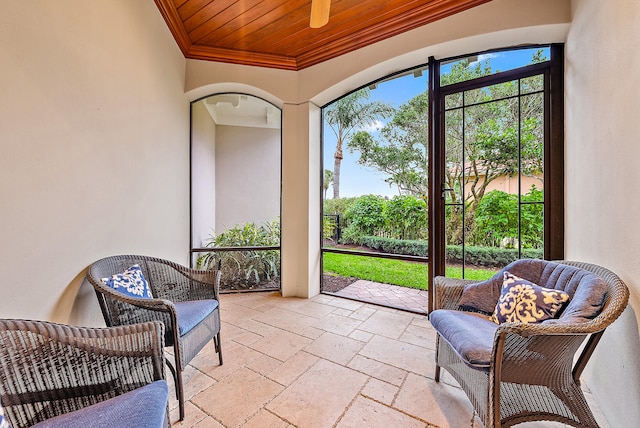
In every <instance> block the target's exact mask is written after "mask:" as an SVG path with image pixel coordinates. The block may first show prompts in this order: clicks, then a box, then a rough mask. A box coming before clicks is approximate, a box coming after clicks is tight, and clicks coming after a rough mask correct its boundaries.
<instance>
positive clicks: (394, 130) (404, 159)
mask: <svg viewBox="0 0 640 428" xmlns="http://www.w3.org/2000/svg"><path fill="white" fill-rule="evenodd" d="M428 112H429V98H428V93H427V92H424V93H422V94H420V95H418V96H416V97H414V98H412V99H411V100H409V101H408V102H407V103H404V104H402V105H401V106H400V107H399V108H398V109H397V110H396V112H395V114H394V116H393V118H392V119H391V121H390V122H389V123H387V124H386V125H385V126H384V127H383V128H382V130H381V131H380V137H379V138H378V139H375V138H374V137H373V136H372V135H371V134H370V133H368V132H366V131H360V132H358V133H356V134H355V135H354V136H353V138H352V139H351V141H349V143H348V144H347V148H348V149H349V150H350V151H351V152H358V153H359V154H360V156H359V158H358V163H359V164H360V165H363V166H366V167H370V168H373V169H377V170H378V171H381V172H383V173H385V174H386V175H387V176H388V177H387V178H386V179H385V181H386V182H387V183H389V185H390V186H396V187H397V189H398V194H400V195H413V196H416V197H426V195H427V194H428V188H427V187H428V186H427V177H428V174H427V171H428V144H429V123H428Z"/></svg>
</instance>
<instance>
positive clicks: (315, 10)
mask: <svg viewBox="0 0 640 428" xmlns="http://www.w3.org/2000/svg"><path fill="white" fill-rule="evenodd" d="M330 7H331V0H311V19H310V20H309V27H311V28H320V27H322V26H323V25H326V24H327V22H329V8H330Z"/></svg>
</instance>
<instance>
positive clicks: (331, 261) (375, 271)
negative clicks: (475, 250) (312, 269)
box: [323, 253, 497, 290]
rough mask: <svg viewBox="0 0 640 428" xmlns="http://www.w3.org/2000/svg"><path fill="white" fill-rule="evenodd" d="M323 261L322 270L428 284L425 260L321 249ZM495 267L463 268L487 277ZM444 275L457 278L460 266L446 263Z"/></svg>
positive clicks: (391, 281)
mask: <svg viewBox="0 0 640 428" xmlns="http://www.w3.org/2000/svg"><path fill="white" fill-rule="evenodd" d="M323 265H324V270H325V272H331V273H335V274H337V275H341V276H350V277H354V278H361V279H366V280H369V281H374V282H381V283H384V284H394V285H401V286H404V287H411V288H419V289H422V290H426V289H427V288H428V280H427V278H428V275H429V267H428V266H427V265H426V264H422V263H415V262H406V261H403V260H392V259H378V258H374V257H367V256H354V255H351V254H335V253H324V255H323ZM496 272H497V269H494V270H487V269H469V268H466V269H465V277H466V278H468V279H478V280H483V279H488V278H491V277H492V276H493V274H494V273H496ZM447 276H450V277H453V278H460V277H461V276H462V268H460V267H447Z"/></svg>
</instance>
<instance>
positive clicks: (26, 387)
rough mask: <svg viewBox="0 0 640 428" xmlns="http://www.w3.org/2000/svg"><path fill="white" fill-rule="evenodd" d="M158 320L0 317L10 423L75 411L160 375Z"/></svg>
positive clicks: (2, 381) (0, 357)
mask: <svg viewBox="0 0 640 428" xmlns="http://www.w3.org/2000/svg"><path fill="white" fill-rule="evenodd" d="M163 348H164V326H163V324H162V323H160V322H153V323H144V324H136V325H129V326H121V327H111V328H81V327H72V326H67V325H62V324H54V323H48V322H41V321H25V320H0V364H1V365H2V367H3V370H2V373H1V374H0V394H1V395H2V404H3V407H4V408H5V410H6V412H7V415H8V416H9V419H10V420H11V422H12V423H13V424H14V426H31V425H33V424H35V423H37V422H41V421H43V420H47V419H50V418H52V417H55V416H58V415H61V414H64V413H67V412H69V411H73V410H78V409H80V408H83V407H85V406H87V405H91V404H95V403H98V402H101V401H104V400H106V399H109V398H113V397H115V396H118V395H121V394H123V393H125V392H128V391H132V390H135V389H137V388H139V387H141V386H143V385H146V384H149V383H151V382H153V381H156V380H163V379H165V373H164V357H163Z"/></svg>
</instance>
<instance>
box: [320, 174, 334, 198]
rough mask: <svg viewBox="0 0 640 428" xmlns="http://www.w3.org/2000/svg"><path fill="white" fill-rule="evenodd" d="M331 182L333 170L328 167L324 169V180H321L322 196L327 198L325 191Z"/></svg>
mask: <svg viewBox="0 0 640 428" xmlns="http://www.w3.org/2000/svg"><path fill="white" fill-rule="evenodd" d="M331 183H333V171H331V170H330V169H325V170H324V180H323V182H322V187H323V188H324V198H325V199H327V191H328V190H329V186H331Z"/></svg>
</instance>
